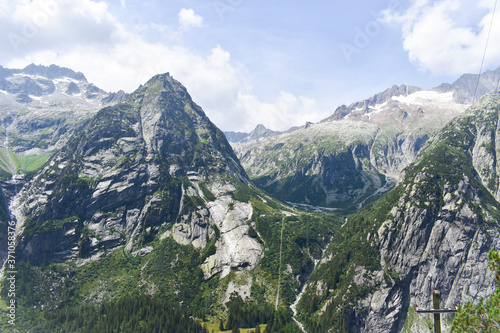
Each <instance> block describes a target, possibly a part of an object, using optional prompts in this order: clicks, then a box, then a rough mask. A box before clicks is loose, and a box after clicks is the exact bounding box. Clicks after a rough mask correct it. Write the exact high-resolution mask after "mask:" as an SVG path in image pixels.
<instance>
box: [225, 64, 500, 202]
mask: <svg viewBox="0 0 500 333" xmlns="http://www.w3.org/2000/svg"><path fill="white" fill-rule="evenodd" d="M499 73H500V69H499V70H497V71H495V72H486V73H485V74H484V76H483V79H482V80H481V82H483V83H481V85H480V87H483V88H484V89H483V88H481V89H479V90H478V96H482V94H484V93H485V92H486V91H492V89H494V88H495V87H496V82H495V85H493V81H494V79H495V78H498V77H499ZM474 77H475V78H476V80H477V75H476V76H473V75H464V76H462V77H461V78H460V79H458V80H457V81H456V82H455V83H454V84H451V85H441V86H440V87H439V88H435V89H432V90H422V89H420V88H418V87H412V86H405V85H401V86H393V87H391V88H390V89H387V90H385V91H384V92H381V93H379V94H376V95H374V96H373V97H371V98H369V99H366V100H363V101H360V102H356V103H353V104H351V105H349V106H345V105H343V106H340V107H338V108H337V109H336V110H335V112H334V113H333V115H332V116H330V117H328V118H326V119H324V120H323V121H321V122H320V123H317V124H309V125H307V126H302V127H299V128H296V129H294V130H290V131H287V132H285V133H282V134H279V135H275V136H271V137H268V138H263V139H261V140H259V141H250V142H245V143H236V144H233V147H234V149H235V151H236V153H237V155H238V157H239V158H240V160H241V163H242V165H243V166H244V167H245V170H246V171H247V172H248V174H249V176H250V177H251V179H252V180H253V181H254V182H255V183H256V184H257V185H258V186H260V187H261V188H263V189H265V190H266V191H267V192H268V193H271V194H273V195H275V196H277V197H278V198H280V199H281V200H284V201H289V202H294V203H300V204H309V205H313V206H325V207H334V208H342V209H348V210H349V209H350V210H355V209H357V208H359V207H361V206H362V205H364V204H366V203H368V202H370V201H373V200H374V199H376V198H377V197H379V196H380V195H382V194H383V193H385V192H386V191H387V190H388V189H390V188H392V187H393V186H394V185H395V184H396V183H397V182H398V181H399V180H400V179H401V177H402V175H403V170H404V169H405V168H406V167H407V166H408V165H409V164H410V163H411V162H413V161H414V159H415V156H416V155H417V153H418V152H419V150H420V149H421V147H422V145H423V143H424V142H425V141H426V140H427V138H428V137H429V136H430V135H432V134H434V133H436V132H438V131H439V130H440V129H441V128H442V127H443V126H444V125H446V124H447V123H448V122H449V121H450V120H452V119H453V118H455V117H456V116H458V115H460V114H461V113H463V112H464V110H465V109H466V108H467V107H468V104H464V103H463V101H464V100H467V98H465V97H464V96H471V94H472V95H473V94H474V90H473V89H474V88H475V87H474V88H473V87H472V86H471V85H470V84H466V83H464V82H470V80H472V79H471V78H474Z"/></svg>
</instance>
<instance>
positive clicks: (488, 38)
mask: <svg viewBox="0 0 500 333" xmlns="http://www.w3.org/2000/svg"><path fill="white" fill-rule="evenodd" d="M497 1H498V0H495V6H494V7H493V13H492V15H491V23H490V30H488V37H487V38H486V45H485V47H484V53H483V60H482V61H481V68H480V69H479V76H478V77H477V82H476V89H475V90H474V98H473V99H472V104H474V102H475V101H476V96H477V89H478V87H479V80H480V79H481V73H482V71H483V65H484V58H485V57H486V50H487V49H488V42H489V40H490V34H491V27H492V26H493V19H494V18H495V10H496V8H497ZM497 89H498V83H497Z"/></svg>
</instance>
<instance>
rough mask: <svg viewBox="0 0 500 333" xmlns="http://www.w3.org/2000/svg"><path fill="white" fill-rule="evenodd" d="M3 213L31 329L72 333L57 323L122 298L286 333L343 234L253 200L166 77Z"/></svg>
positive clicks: (80, 137) (264, 199) (95, 123)
mask: <svg viewBox="0 0 500 333" xmlns="http://www.w3.org/2000/svg"><path fill="white" fill-rule="evenodd" d="M10 208H11V213H12V214H13V216H14V217H15V219H16V221H17V248H16V255H17V263H16V265H17V267H16V269H17V271H18V276H17V286H18V301H19V303H18V304H19V305H20V308H19V309H20V310H19V317H18V318H19V322H20V326H19V327H22V328H23V329H26V330H27V329H30V328H33V327H40V329H42V328H43V329H47V327H66V329H68V327H69V326H64V325H65V324H64V323H60V322H58V321H59V320H63V319H61V318H67V317H68V316H69V315H70V314H76V317H78V316H83V315H84V314H85V313H87V314H89V316H92V314H93V313H95V311H101V312H102V311H104V313H101V315H105V313H107V311H108V309H114V308H115V305H116V304H117V303H116V302H119V301H118V300H119V299H120V298H122V297H139V296H140V295H148V297H149V298H150V299H151V300H152V301H154V302H159V303H158V304H160V305H161V306H164V305H165V306H173V307H175V308H176V309H178V310H179V311H181V312H180V313H181V314H187V315H193V316H196V317H197V318H199V319H208V320H211V321H212V322H217V323H219V321H222V325H223V326H224V327H225V328H229V329H233V328H236V327H237V326H240V327H251V328H253V327H255V325H258V324H267V325H268V327H270V329H272V331H273V332H275V331H276V332H279V331H285V332H294V331H297V330H298V327H297V326H296V324H295V323H294V321H293V320H292V312H291V310H290V308H289V305H290V304H292V303H293V302H294V301H295V297H296V295H297V294H298V291H299V290H300V287H301V285H302V284H303V283H304V282H305V280H306V278H307V276H308V275H309V274H310V272H311V271H312V270H313V267H314V260H315V259H319V258H320V256H321V253H322V249H323V248H324V247H325V246H326V244H327V242H328V239H329V237H331V235H332V233H333V231H334V230H335V228H336V227H337V226H338V220H337V219H336V218H335V217H334V216H329V215H317V214H306V213H301V212H298V211H295V210H294V209H292V208H291V207H288V206H285V205H283V204H282V203H279V202H277V201H276V200H274V199H272V198H271V197H269V196H267V195H266V194H264V193H262V192H261V191H259V190H258V189H256V188H255V187H254V186H253V185H252V184H251V183H250V182H249V180H248V177H247V175H246V173H245V171H244V170H243V168H242V167H241V166H240V164H239V162H238V159H237V158H236V156H235V155H234V152H233V151H232V149H231V146H230V145H229V143H228V142H227V140H226V139H225V137H224V135H223V133H222V132H221V131H220V130H219V129H217V128H216V127H215V126H214V125H213V124H212V123H211V122H210V121H209V119H208V118H207V117H206V116H205V114H204V112H203V110H202V109H201V108H200V107H199V106H198V105H196V104H195V103H194V102H193V101H192V100H191V97H190V96H189V94H188V93H187V91H186V89H185V88H184V87H183V86H182V85H181V84H180V83H179V82H177V81H176V80H174V79H173V78H172V77H171V76H170V75H169V74H162V75H158V76H155V77H154V78H152V79H151V80H150V81H149V82H148V83H147V84H145V85H144V86H142V87H140V88H139V89H138V90H137V91H135V92H134V93H133V94H131V95H130V96H129V97H128V98H127V99H126V100H125V101H123V102H122V103H119V104H117V105H115V106H111V107H106V108H104V109H102V110H101V111H99V112H98V113H97V114H96V115H95V116H94V117H93V118H92V119H91V120H90V121H89V122H88V123H87V125H86V126H85V127H83V128H82V130H81V131H79V132H78V133H77V135H75V136H74V137H72V138H71V139H70V140H69V141H68V143H67V144H66V145H65V146H64V147H63V148H61V149H60V150H59V151H58V152H57V153H55V154H54V155H53V156H52V157H51V158H50V159H49V161H48V162H47V163H46V164H45V165H44V166H43V167H42V168H41V169H40V170H39V171H38V172H37V173H36V174H35V175H34V176H33V177H32V179H30V180H29V182H28V183H27V184H26V185H25V187H24V188H23V190H22V191H21V192H19V193H18V194H17V195H16V196H15V197H14V199H13V201H12V204H11V206H10ZM281 240H282V242H281ZM3 260H5V257H3ZM278 295H279V297H277V296H278ZM2 299H3V300H7V295H6V293H5V288H4V289H3V291H2ZM233 303H234V304H244V306H242V307H240V306H232V305H231V304H233ZM101 304H104V308H102V307H99V306H101ZM276 304H278V310H277V312H274V309H275V305H276ZM82 306H83V307H82ZM95 306H97V307H95ZM240 308H241V309H240ZM79 309H80V310H79ZM231 309H233V310H231ZM235 309H239V310H238V311H236V310H235ZM110 311H111V310H110ZM141 311H142V310H141ZM52 313H54V315H52ZM264 313H265V314H266V315H263V314H264ZM110 317H111V315H110ZM54 318H55V319H54ZM134 318H135V317H134ZM80 319H82V320H81V321H79V322H81V323H82V324H81V325H83V326H82V327H80V328H81V329H82V331H85V329H88V327H90V326H89V325H90V324H86V323H88V320H85V319H84V318H80ZM54 320H55V322H54ZM75 320H76V319H75ZM99 320H100V321H99V325H101V324H102V325H104V326H103V327H108V328H109V326H106V325H107V323H106V322H102V320H101V319H99ZM113 320H115V319H113ZM151 320H163V319H162V318H156V317H154V318H152V319H151ZM118 322H119V324H118V325H119V328H120V329H121V330H123V329H125V327H134V326H133V325H134V323H130V325H131V326H126V325H129V323H127V322H126V321H125V320H124V321H121V322H120V321H118ZM47 325H48V326H47ZM51 325H52V326H51ZM54 325H55V326H54ZM58 325H59V326H58ZM61 325H62V326H61ZM96 325H97V324H96ZM113 327H114V326H113ZM115 328H116V327H115Z"/></svg>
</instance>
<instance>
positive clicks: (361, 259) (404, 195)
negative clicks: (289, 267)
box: [298, 92, 500, 332]
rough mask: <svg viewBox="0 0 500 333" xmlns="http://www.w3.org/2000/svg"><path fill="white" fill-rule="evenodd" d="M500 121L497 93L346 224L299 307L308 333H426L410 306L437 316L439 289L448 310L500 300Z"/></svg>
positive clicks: (440, 135)
mask: <svg viewBox="0 0 500 333" xmlns="http://www.w3.org/2000/svg"><path fill="white" fill-rule="evenodd" d="M499 113H500V94H499V93H498V92H496V93H492V94H490V95H488V96H486V97H484V98H482V99H481V100H480V101H479V102H477V103H476V104H474V106H472V107H471V108H469V109H468V111H467V112H466V113H465V114H463V115H462V116H460V117H458V118H457V119H456V120H454V121H452V122H451V123H450V124H448V125H446V126H445V127H444V128H443V130H442V131H440V132H439V133H438V134H437V135H436V136H435V137H433V138H432V139H431V140H430V141H429V142H428V143H427V144H426V146H425V147H424V148H423V149H422V152H421V154H420V155H419V157H418V159H417V160H416V161H415V163H414V164H412V165H411V166H410V167H408V169H407V170H406V175H405V177H404V178H403V180H402V181H401V182H400V183H399V184H398V185H397V186H396V187H395V188H394V189H393V190H392V191H390V192H389V193H388V194H387V195H386V196H384V197H383V198H381V199H379V200H377V201H376V202H374V203H373V204H371V205H369V206H368V207H365V208H363V209H361V210H360V211H358V212H357V213H355V214H354V215H352V216H350V217H349V218H348V220H346V222H345V224H344V225H343V226H342V228H341V230H340V231H339V232H337V233H336V235H335V236H334V238H333V239H332V242H331V244H330V246H329V247H328V249H327V250H326V252H325V254H324V256H323V259H322V260H321V264H320V265H319V267H318V268H317V269H316V270H315V271H314V272H313V274H312V275H311V277H310V279H309V281H308V283H307V287H306V292H305V293H304V296H303V297H302V298H301V300H300V302H299V306H298V308H299V311H300V313H301V314H302V316H303V317H302V319H303V321H304V323H306V326H307V328H308V331H310V332H324V331H327V330H329V329H332V331H333V332H347V331H352V332H425V331H428V330H429V327H428V325H427V323H426V320H427V319H428V318H425V315H420V314H418V315H417V314H416V313H415V311H414V310H413V308H412V307H413V305H414V304H418V305H419V306H420V307H421V308H431V307H432V298H431V292H432V289H433V288H437V289H438V290H439V291H440V293H441V306H442V307H448V308H449V307H452V306H453V304H455V303H456V304H464V303H465V302H467V301H475V302H477V301H478V300H479V298H480V297H483V296H487V295H490V294H492V293H493V292H494V290H495V285H494V281H495V273H494V272H493V271H488V252H489V250H490V249H492V248H496V249H498V248H499V247H500V225H499V220H500V211H499V209H500V203H499V201H498V200H499V193H498V186H499V185H498V176H497V174H498V169H497V164H498V163H497V161H498V160H497V156H498V153H499V151H500V145H499V144H498V141H497V139H496V138H497V136H498V133H499V130H500V129H499V120H500V117H499ZM449 321H450V318H448V319H445V325H447V326H448V327H449V325H450V323H449Z"/></svg>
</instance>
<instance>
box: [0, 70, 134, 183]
mask: <svg viewBox="0 0 500 333" xmlns="http://www.w3.org/2000/svg"><path fill="white" fill-rule="evenodd" d="M126 97H127V94H125V93H124V92H123V91H120V92H117V93H107V92H105V91H103V90H102V89H99V88H98V87H96V86H95V85H93V84H92V83H89V82H88V81H87V79H86V78H85V76H84V75H83V74H82V73H76V72H74V71H73V70H71V69H68V68H62V67H58V66H55V65H51V66H48V67H47V66H36V65H33V64H32V65H29V66H27V67H26V68H24V69H8V68H3V67H1V66H0V108H2V113H1V114H0V178H4V179H5V178H10V177H11V175H13V174H16V173H21V174H26V173H33V172H34V171H36V169H37V168H39V167H41V166H42V164H43V163H44V162H45V161H46V160H47V159H48V158H49V157H50V156H51V155H52V154H53V153H54V151H56V150H58V149H60V148H61V147H62V146H63V145H64V144H65V143H66V142H67V140H68V139H69V138H70V137H71V136H72V135H73V134H74V133H75V130H77V129H79V128H80V127H81V126H83V125H84V123H85V122H86V121H88V119H89V118H90V117H92V116H93V115H94V114H95V113H96V112H97V111H98V110H99V109H100V108H102V107H103V106H106V105H113V104H116V103H118V102H120V101H122V100H123V99H124V98H126Z"/></svg>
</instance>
